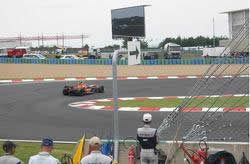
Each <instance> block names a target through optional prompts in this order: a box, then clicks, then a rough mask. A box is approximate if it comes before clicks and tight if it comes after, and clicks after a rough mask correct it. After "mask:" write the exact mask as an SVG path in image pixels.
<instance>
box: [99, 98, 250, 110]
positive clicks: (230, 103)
mask: <svg viewBox="0 0 250 164" xmlns="http://www.w3.org/2000/svg"><path fill="white" fill-rule="evenodd" d="M204 99H205V98H194V100H193V102H192V103H191V104H190V105H188V106H187V107H201V108H203V107H211V106H212V104H214V103H215V104H214V105H213V107H224V108H227V107H249V97H248V96H244V97H232V98H230V97H220V98H218V97H212V98H207V99H206V100H204ZM203 100H204V102H202V101H203ZM182 101H183V99H177V98H168V99H159V100H126V101H119V106H120V107H160V108H163V107H166V108H171V107H176V106H178V105H180V104H181V103H182ZM225 102H226V103H225ZM97 105H100V106H113V102H98V103H97Z"/></svg>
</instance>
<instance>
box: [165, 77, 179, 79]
mask: <svg viewBox="0 0 250 164" xmlns="http://www.w3.org/2000/svg"><path fill="white" fill-rule="evenodd" d="M178 78H179V77H178V76H168V79H178Z"/></svg>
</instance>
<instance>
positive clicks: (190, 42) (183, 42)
mask: <svg viewBox="0 0 250 164" xmlns="http://www.w3.org/2000/svg"><path fill="white" fill-rule="evenodd" d="M225 39H228V38H226V37H215V47H218V46H219V41H220V40H225ZM169 42H171V43H176V44H179V45H180V46H182V47H197V46H201V47H212V46H213V44H214V43H213V42H214V39H213V38H209V37H204V36H197V37H188V38H181V37H177V38H171V37H167V38H165V39H164V40H163V41H162V42H160V43H159V46H158V47H159V48H163V47H164V45H165V44H167V43H169Z"/></svg>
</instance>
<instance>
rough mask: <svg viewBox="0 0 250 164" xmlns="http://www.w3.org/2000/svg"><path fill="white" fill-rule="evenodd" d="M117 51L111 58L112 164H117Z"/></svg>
mask: <svg viewBox="0 0 250 164" xmlns="http://www.w3.org/2000/svg"><path fill="white" fill-rule="evenodd" d="M118 53H119V50H116V51H115V52H114V54H113V58H112V74H113V98H114V116H113V124H114V163H118V149H119V111H118V88H117V63H116V62H117V56H118Z"/></svg>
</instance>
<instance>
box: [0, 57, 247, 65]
mask: <svg viewBox="0 0 250 164" xmlns="http://www.w3.org/2000/svg"><path fill="white" fill-rule="evenodd" d="M0 63H7V64H8V63H11V64H94V65H112V59H66V60H65V59H24V58H0ZM117 64H118V65H128V60H127V59H125V60H124V59H123V60H118V61H117ZM197 64H249V58H248V57H241V58H191V59H155V60H142V65H197Z"/></svg>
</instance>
